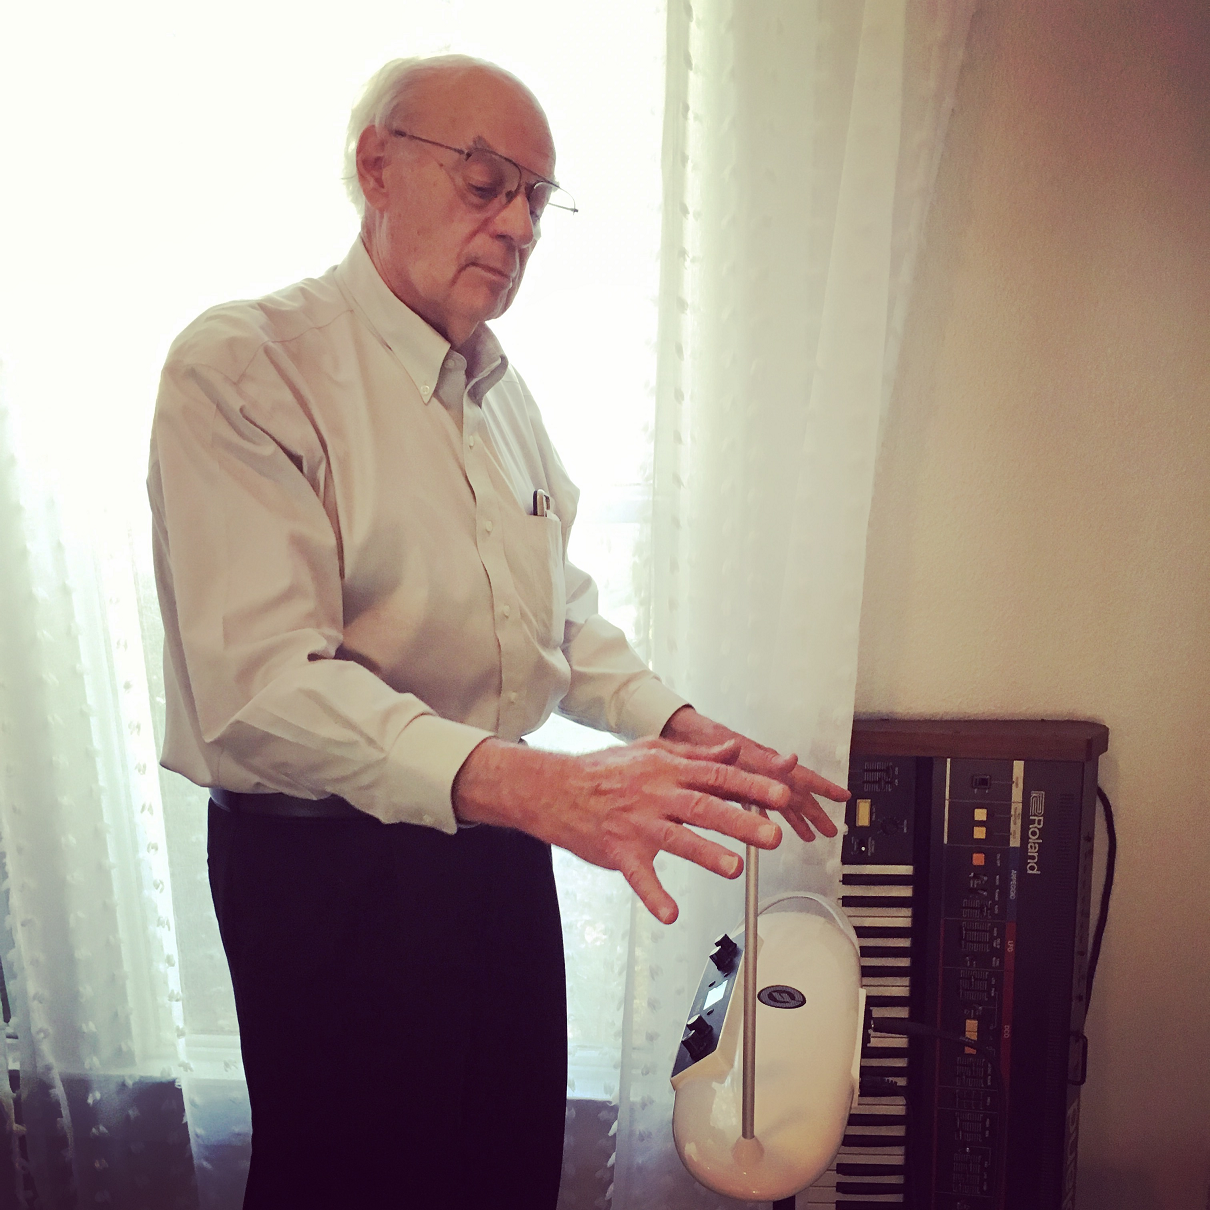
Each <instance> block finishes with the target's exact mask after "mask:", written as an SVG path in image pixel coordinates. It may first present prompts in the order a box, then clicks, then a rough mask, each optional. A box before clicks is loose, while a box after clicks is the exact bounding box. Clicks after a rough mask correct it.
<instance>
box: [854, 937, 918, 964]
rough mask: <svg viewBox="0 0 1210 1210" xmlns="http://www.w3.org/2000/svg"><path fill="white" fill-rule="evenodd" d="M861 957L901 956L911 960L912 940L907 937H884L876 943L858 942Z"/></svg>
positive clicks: (908, 960) (905, 959) (907, 960)
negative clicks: (864, 943)
mask: <svg viewBox="0 0 1210 1210" xmlns="http://www.w3.org/2000/svg"><path fill="white" fill-rule="evenodd" d="M858 949H859V950H860V952H861V956H862V958H863V959H865V958H902V959H904V961H905V962H910V961H911V953H912V942H911V940H910V939H909V938H907V937H884V938H881V939H880V940H879V941H878V943H877V945H870V944H866V945H862V944H860V943H859V944H858Z"/></svg>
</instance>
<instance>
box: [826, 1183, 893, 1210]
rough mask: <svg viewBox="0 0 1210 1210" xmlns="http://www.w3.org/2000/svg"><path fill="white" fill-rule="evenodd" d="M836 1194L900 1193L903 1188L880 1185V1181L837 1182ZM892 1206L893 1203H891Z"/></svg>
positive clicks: (888, 1184)
mask: <svg viewBox="0 0 1210 1210" xmlns="http://www.w3.org/2000/svg"><path fill="white" fill-rule="evenodd" d="M836 1192H837V1193H850V1194H851V1193H857V1194H862V1193H865V1194H870V1193H902V1192H903V1186H902V1185H895V1184H891V1183H889V1182H888V1183H887V1184H882V1183H881V1182H880V1181H837V1182H836ZM892 1204H893V1203H892Z"/></svg>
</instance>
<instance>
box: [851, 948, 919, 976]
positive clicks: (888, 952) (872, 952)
mask: <svg viewBox="0 0 1210 1210" xmlns="http://www.w3.org/2000/svg"><path fill="white" fill-rule="evenodd" d="M911 953H912V951H911V950H910V949H909V948H908V947H907V946H906V945H863V946H862V947H861V956H862V958H909V957H911ZM903 969H904V970H908V969H910V968H909V967H904V968H903Z"/></svg>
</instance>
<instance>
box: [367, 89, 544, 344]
mask: <svg viewBox="0 0 1210 1210" xmlns="http://www.w3.org/2000/svg"><path fill="white" fill-rule="evenodd" d="M392 126H394V128H395V129H405V130H407V131H408V132H409V133H411V134H416V135H419V136H421V137H423V138H425V139H433V140H436V141H438V142H441V143H447V144H449V145H450V146H452V147H464V148H468V149H469V148H474V147H486V148H488V149H490V150H492V151H496V152H499V153H500V154H501V155H503V156H507V157H508V158H509V159H510V160H513V161H515V162H516V163H517V164H519V165H521V166H522V167H523V168H525V169H528V170H529V171H528V173H527V174H526V178H525V180H526V183H527V184H528V182H529V181H530V180H532V175H531V174H536V175H538V176H542V177H547V178H550V177H553V174H554V166H555V153H554V144H553V143H552V141H551V137H550V130H549V128H548V127H547V125H546V119H545V118H544V117H543V115H542V111H541V110H540V109H539V108H538V107H537V105H536V103H535V102H534V101H533V99H532V98H531V97H530V96H529V95H528V94H527V93H526V92H525V91H524V89H522V88H521V87H519V86H518V85H517V83H516V82H515V81H514V80H512V79H510V78H509V77H507V76H505V75H503V73H498V72H495V71H492V70H490V69H488V68H460V69H457V70H452V71H449V72H445V73H441V74H440V75H438V76H436V77H434V78H431V79H429V80H427V81H425V83H424V86H423V88H422V89H421V90H420V91H419V94H418V95H417V96H416V97H415V98H414V99H413V102H412V103H411V104H410V105H409V107H408V110H407V112H406V114H401V115H400V117H399V119H398V120H397V121H395V122H393V123H392ZM457 167H458V156H456V155H455V154H454V153H453V152H451V151H444V150H442V149H441V148H438V147H431V146H429V145H428V144H426V143H421V142H417V141H416V140H414V139H403V138H397V137H393V136H390V135H386V136H384V135H383V134H382V133H381V132H377V131H374V130H369V131H366V132H365V133H364V134H363V135H362V139H361V143H360V145H359V149H358V169H359V172H360V174H361V182H362V188H363V190H364V191H365V194H366V214H367V220H368V221H367V224H366V229H365V233H366V242H367V246H368V247H369V251H370V256H371V258H372V259H373V261H374V263H375V265H376V266H377V268H378V270H379V272H380V273H381V274H382V276H383V279H384V280H385V281H386V283H387V285H388V286H390V288H391V290H392V291H393V292H394V293H395V295H396V296H397V297H398V298H400V299H401V300H402V301H403V302H404V303H406V304H407V305H408V306H409V307H411V308H412V310H413V311H415V312H416V313H417V314H418V315H420V316H421V317H422V318H423V319H425V320H426V321H427V322H428V323H429V324H431V325H432V326H433V327H434V328H436V329H437V330H438V331H440V332H441V333H443V335H445V336H446V337H447V339H448V340H449V341H450V343H451V344H452V345H453V346H454V347H455V348H457V347H458V346H459V345H461V344H463V343H464V342H465V341H466V340H467V339H468V338H469V337H470V335H471V334H472V333H473V332H474V331H475V329H476V328H477V327H478V326H479V325H480V324H481V323H482V322H483V321H484V320H487V319H493V318H495V317H496V316H497V315H502V314H503V313H504V312H505V311H506V310H507V309H508V307H509V306H510V305H511V303H512V301H513V298H514V297H515V296H516V293H517V290H518V288H519V287H520V285H521V277H522V275H523V274H524V272H525V264H526V262H527V261H528V260H529V255H530V253H531V252H532V251H533V249H534V245H535V243H536V242H537V232H536V231H535V229H534V225H533V222H532V221H531V219H530V214H529V204H528V201H527V199H526V195H525V190H524V189H522V190H520V191H519V192H518V194H517V195H516V197H514V198H513V200H512V201H511V202H509V203H508V204H505V203H504V200H503V198H500V199H499V200H497V201H496V202H495V203H493V204H491V205H489V206H488V207H487V208H486V209H477V208H475V206H473V205H472V204H470V203H469V202H468V199H467V195H466V193H465V191H464V190H463V189H462V188H461V187H460V186H459V185H458V184H457V182H456V180H455V179H454V177H453V176H451V170H454V171H455V175H456V169H457Z"/></svg>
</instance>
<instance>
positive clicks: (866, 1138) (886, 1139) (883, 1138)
mask: <svg viewBox="0 0 1210 1210" xmlns="http://www.w3.org/2000/svg"><path fill="white" fill-rule="evenodd" d="M902 1142H903V1135H902V1134H846V1135H845V1136H844V1140H843V1141H842V1142H841V1144H840V1145H841V1146H842V1147H897V1146H899V1145H900V1144H901V1143H902Z"/></svg>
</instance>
